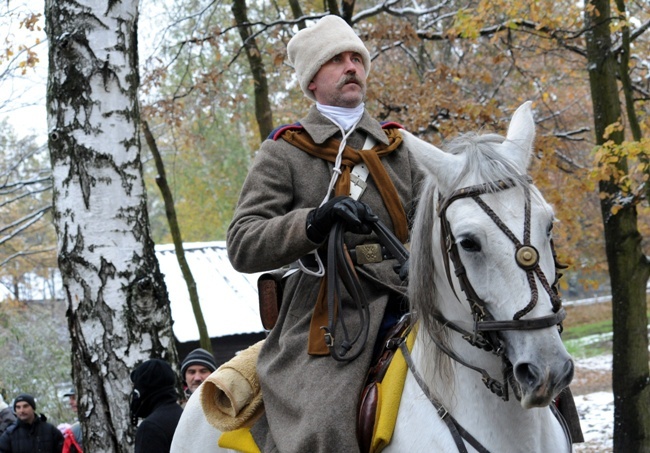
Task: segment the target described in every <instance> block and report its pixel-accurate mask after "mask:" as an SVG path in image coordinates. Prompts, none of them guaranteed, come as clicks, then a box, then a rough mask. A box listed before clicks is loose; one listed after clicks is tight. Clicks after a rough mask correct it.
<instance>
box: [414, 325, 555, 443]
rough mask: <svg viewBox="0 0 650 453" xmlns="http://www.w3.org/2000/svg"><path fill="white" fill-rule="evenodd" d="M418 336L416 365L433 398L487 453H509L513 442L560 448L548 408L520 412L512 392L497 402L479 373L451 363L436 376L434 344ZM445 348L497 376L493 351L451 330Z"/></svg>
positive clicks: (497, 362)
mask: <svg viewBox="0 0 650 453" xmlns="http://www.w3.org/2000/svg"><path fill="white" fill-rule="evenodd" d="M422 334H423V333H422V332H419V333H418V336H419V337H418V339H417V340H416V342H415V344H414V347H413V353H412V355H413V360H414V363H415V366H416V368H417V369H418V370H419V371H420V372H421V373H422V375H423V378H424V380H425V381H426V382H427V384H428V385H429V387H430V389H431V391H432V392H433V393H434V394H435V395H436V398H437V399H438V402H439V403H440V404H442V405H443V406H444V407H445V408H446V409H447V410H448V411H449V413H450V414H451V415H452V416H453V417H454V418H455V419H456V420H457V422H458V423H459V424H460V425H461V426H462V427H463V428H464V429H465V430H467V431H468V432H469V433H470V434H471V435H472V436H474V437H476V438H477V439H479V441H480V442H481V443H482V444H483V445H484V446H485V447H486V448H487V449H488V450H489V451H491V452H499V451H513V450H512V448H513V445H517V446H518V447H517V451H548V452H551V451H553V452H558V451H565V450H566V440H565V438H564V434H563V432H562V431H561V427H560V425H559V424H558V423H557V421H556V419H555V417H554V416H553V414H552V412H551V411H550V410H549V409H548V408H540V409H527V410H525V409H523V408H522V407H521V405H520V404H519V402H518V401H517V400H516V398H515V396H514V394H512V391H511V392H510V400H509V401H507V402H506V401H503V400H502V399H501V398H499V397H498V396H496V395H494V394H493V393H491V392H490V390H489V389H488V388H487V387H486V386H485V385H484V384H483V381H482V380H481V374H480V373H478V372H477V371H475V370H472V369H470V368H468V367H466V366H464V365H462V364H459V363H457V362H454V361H452V363H451V370H452V372H451V376H450V377H446V376H441V375H440V374H439V373H437V372H436V370H435V369H434V368H433V366H432V363H431V356H432V354H431V351H432V348H434V347H435V346H433V345H432V344H431V343H430V342H429V341H427V340H423V338H422V336H421V335H422ZM450 346H451V348H453V349H454V351H455V352H457V353H458V354H459V355H460V356H461V357H462V358H463V359H464V360H467V362H468V363H470V364H472V365H475V366H479V367H481V368H485V369H487V370H488V372H489V373H490V375H491V376H492V377H493V378H495V379H497V380H499V381H500V382H501V381H502V380H503V376H501V374H500V373H499V372H498V370H500V366H501V365H500V363H501V360H500V359H499V358H497V357H496V356H494V355H493V354H490V353H487V352H485V351H482V350H479V349H478V348H475V347H473V346H471V345H469V344H468V343H467V342H466V341H465V340H462V339H461V338H460V335H457V334H452V335H451V342H450ZM437 353H440V352H439V351H438V352H437ZM495 370H496V373H495ZM497 373H498V374H497ZM448 378H450V379H451V382H450V381H449V379H448ZM519 446H521V447H522V448H521V449H519Z"/></svg>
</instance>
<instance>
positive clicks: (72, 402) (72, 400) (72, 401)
mask: <svg viewBox="0 0 650 453" xmlns="http://www.w3.org/2000/svg"><path fill="white" fill-rule="evenodd" d="M69 398H70V409H72V410H73V411H75V412H77V395H70V397H69Z"/></svg>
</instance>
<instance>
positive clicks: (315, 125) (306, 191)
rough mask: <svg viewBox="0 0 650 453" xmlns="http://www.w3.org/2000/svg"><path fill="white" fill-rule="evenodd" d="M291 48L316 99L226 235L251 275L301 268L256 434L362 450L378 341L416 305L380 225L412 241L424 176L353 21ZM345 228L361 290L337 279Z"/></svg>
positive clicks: (281, 138) (261, 368)
mask: <svg viewBox="0 0 650 453" xmlns="http://www.w3.org/2000/svg"><path fill="white" fill-rule="evenodd" d="M287 53H288V58H289V62H290V63H291V64H292V65H293V67H294V69H295V71H296V77H297V80H298V81H299V83H300V88H301V89H302V91H303V92H304V94H305V96H306V97H307V98H308V99H310V100H311V101H314V102H315V105H313V106H312V107H311V109H310V110H309V112H308V114H307V116H305V117H304V118H302V119H301V120H300V122H299V123H296V124H293V125H289V126H284V127H280V128H278V129H276V131H274V133H273V134H272V135H271V136H270V137H269V139H267V140H265V141H264V143H263V144H262V146H261V148H260V150H259V152H258V153H257V154H256V157H255V161H254V163H253V166H252V167H251V170H250V172H249V174H248V177H247V179H246V181H245V183H244V186H243V188H242V192H241V196H240V199H239V202H238V205H237V208H236V211H235V215H234V217H233V221H232V223H231V225H230V227H229V229H228V235H227V248H228V254H229V257H230V260H231V262H232V264H233V266H234V267H235V269H237V270H238V271H240V272H249V273H252V272H262V271H268V270H272V269H277V268H279V267H286V268H287V270H288V272H287V274H288V276H286V277H285V279H284V280H283V292H282V301H281V306H280V311H279V315H278V319H277V322H276V324H275V326H274V327H273V329H272V330H271V332H270V334H269V336H268V338H267V339H266V342H265V344H264V346H263V348H262V350H261V352H260V355H259V359H258V363H257V369H258V374H259V380H260V384H261V388H262V392H263V397H264V404H265V409H266V415H265V417H263V418H262V419H261V420H260V421H259V422H258V423H256V425H255V426H254V427H253V428H252V430H251V432H252V434H253V437H254V438H255V441H256V443H257V444H258V446H259V447H260V449H261V450H262V451H281V452H283V453H291V452H300V453H302V452H306V451H309V452H341V451H344V452H346V453H347V452H354V451H358V450H359V447H358V443H357V436H356V428H355V426H356V416H357V408H358V400H359V396H360V393H361V390H362V387H363V384H364V381H365V376H366V373H367V371H368V368H369V365H370V361H371V358H372V355H373V347H374V345H375V342H376V340H377V338H378V337H379V336H380V335H381V333H380V331H382V332H383V330H382V329H386V328H387V327H390V326H391V325H392V324H394V323H395V321H396V320H397V319H398V318H399V316H400V314H401V313H402V312H403V311H404V310H406V309H407V302H406V299H405V294H406V285H405V284H404V283H403V282H402V281H401V280H400V277H399V276H398V274H397V273H396V267H397V268H398V267H399V262H398V261H397V260H396V259H395V258H394V257H393V256H391V254H390V252H388V251H386V249H385V248H383V247H382V245H381V244H380V243H379V240H378V238H377V236H376V235H374V234H372V228H371V226H372V225H373V224H374V223H376V222H377V221H378V220H380V221H381V222H383V223H384V224H385V225H387V226H388V228H389V229H390V230H391V231H392V232H393V233H394V234H395V235H396V236H397V238H399V240H400V241H401V242H403V243H406V242H408V240H409V234H410V224H409V221H408V219H409V215H410V214H411V211H412V210H413V209H414V200H415V199H416V196H417V191H418V188H419V185H420V183H421V180H422V177H423V175H422V172H421V170H420V169H419V167H417V165H416V163H415V159H414V158H413V156H412V154H411V153H410V151H409V150H408V149H406V147H405V146H404V145H403V144H402V138H401V135H400V133H399V132H398V131H397V127H399V125H397V124H395V123H389V124H384V125H382V124H380V123H379V122H377V121H376V120H375V119H373V118H372V117H371V116H370V114H369V113H368V112H367V111H366V110H365V107H364V97H365V93H366V78H367V76H368V73H369V72H370V54H369V52H368V50H367V49H366V47H365V45H364V44H363V42H362V41H361V40H360V39H359V37H358V36H357V35H356V34H355V32H354V31H353V30H352V28H351V27H350V26H349V25H348V24H347V23H346V22H345V21H344V20H343V19H341V18H340V17H337V16H326V17H324V18H322V19H321V20H319V21H318V22H317V23H316V24H315V25H313V26H311V27H309V28H306V29H303V30H301V31H299V32H298V33H297V34H296V35H295V36H294V37H293V38H292V39H291V40H290V41H289V44H288V47H287ZM340 225H343V230H344V231H345V233H344V234H343V233H340V234H342V235H343V236H342V237H343V240H342V241H343V242H344V244H345V249H346V250H347V253H348V255H346V256H347V258H346V259H345V260H343V261H347V263H348V265H352V268H351V269H348V271H349V272H348V280H353V281H354V282H356V285H357V286H352V287H351V286H349V285H347V284H345V285H344V286H345V287H344V288H343V287H341V285H340V284H336V283H337V280H336V279H337V275H331V274H332V269H334V266H333V261H334V260H335V256H336V250H332V249H333V248H339V247H338V246H337V242H336V241H335V240H332V238H330V231H335V229H333V228H334V227H335V226H340ZM339 231H340V228H339ZM332 237H333V235H332ZM340 248H343V247H342V244H341V247H340ZM338 264H339V266H343V267H345V264H346V263H345V262H339V263H338ZM335 274H336V272H335ZM351 288H357V289H360V290H359V291H356V290H353V289H351ZM334 293H335V294H334Z"/></svg>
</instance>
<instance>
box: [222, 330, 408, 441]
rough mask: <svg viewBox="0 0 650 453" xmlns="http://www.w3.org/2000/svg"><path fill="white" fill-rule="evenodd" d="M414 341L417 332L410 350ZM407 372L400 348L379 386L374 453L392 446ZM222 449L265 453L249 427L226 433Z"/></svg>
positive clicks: (373, 438) (223, 435)
mask: <svg viewBox="0 0 650 453" xmlns="http://www.w3.org/2000/svg"><path fill="white" fill-rule="evenodd" d="M414 341H415V333H414V332H411V333H410V334H409V336H408V337H407V339H406V345H407V347H408V349H409V351H410V350H412V348H413V342H414ZM407 371H408V367H407V365H406V361H405V360H404V356H403V355H402V351H401V350H400V349H399V348H398V349H397V350H396V351H395V355H394V356H393V359H392V360H391V363H390V365H389V367H388V370H387V371H386V375H385V376H384V379H383V380H382V382H380V383H378V384H377V387H378V390H379V402H378V405H377V415H376V418H375V428H374V432H373V436H372V443H371V447H370V452H371V453H377V452H380V451H381V450H382V449H383V448H385V447H386V446H387V445H388V444H390V441H391V438H392V437H393V431H394V429H395V423H396V421H397V411H398V409H399V404H400V401H401V399H402V391H403V390H404V382H405V381H406V373H407ZM219 446H220V447H221V448H228V449H231V450H236V451H240V452H243V453H261V452H260V449H259V447H258V446H257V444H256V443H255V441H254V440H253V436H252V435H251V432H250V428H249V427H243V428H240V429H236V430H234V431H228V432H224V433H223V434H222V435H221V437H220V438H219Z"/></svg>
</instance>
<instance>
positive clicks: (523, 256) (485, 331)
mask: <svg viewBox="0 0 650 453" xmlns="http://www.w3.org/2000/svg"><path fill="white" fill-rule="evenodd" d="M529 183H530V180H528V183H527V184H529ZM527 184H526V185H524V187H523V189H524V192H525V195H526V207H525V216H524V235H523V242H521V241H519V239H517V236H516V235H515V234H514V233H513V232H512V231H511V230H510V229H509V228H508V226H507V225H506V224H505V223H504V222H503V221H502V220H501V219H500V218H499V217H498V216H497V214H496V213H495V212H494V211H493V210H492V209H491V208H490V207H489V206H488V205H487V204H486V203H485V202H484V201H483V200H482V199H481V198H480V195H482V194H485V193H495V192H499V191H503V190H506V189H510V188H512V187H515V186H516V185H517V182H516V181H515V180H514V179H504V180H499V181H493V182H489V183H485V184H479V185H474V186H469V187H465V188H462V189H458V190H456V191H454V192H452V193H451V194H450V195H449V196H447V197H442V196H440V197H439V202H438V206H439V207H438V215H439V217H440V235H441V243H442V244H443V245H444V247H443V260H444V263H445V270H446V273H447V279H448V280H449V284H450V286H451V288H452V290H453V288H454V285H453V283H452V279H451V272H450V269H449V261H451V262H452V264H453V266H454V273H455V275H456V277H457V278H458V281H459V283H460V287H461V289H462V291H463V292H464V293H465V297H466V299H467V301H468V303H469V306H470V309H471V312H472V317H473V320H474V322H473V331H472V332H469V331H467V330H465V329H463V328H462V327H460V326H459V325H458V324H457V323H455V322H453V321H450V320H448V319H446V318H445V317H444V316H443V315H442V314H441V313H439V312H438V313H436V314H435V315H434V318H435V319H436V320H438V321H439V322H441V323H442V324H443V325H445V326H447V327H449V328H451V329H452V330H454V331H456V332H458V333H460V334H461V335H462V337H463V338H464V339H465V340H467V341H468V342H469V343H470V344H471V345H473V346H476V347H479V348H481V349H484V350H486V351H490V352H493V353H494V354H495V355H497V356H499V357H501V359H502V372H503V383H501V382H499V381H497V380H495V379H493V378H492V377H491V376H490V375H489V374H488V373H487V371H486V370H484V369H482V368H479V367H476V366H474V365H471V364H469V363H467V362H466V361H465V360H464V359H462V358H461V357H459V356H458V355H457V354H456V353H455V352H454V351H452V350H450V349H449V348H448V347H446V346H445V345H443V344H442V343H440V342H439V341H437V340H435V339H434V341H436V344H437V345H438V347H439V348H440V349H442V350H443V351H444V352H445V353H446V354H447V355H449V356H450V357H451V358H452V359H454V360H456V361H457V362H460V363H462V364H463V365H465V366H467V367H469V368H472V369H474V370H475V371H477V372H480V373H481V374H482V376H483V377H482V379H483V382H484V383H485V385H486V386H487V387H488V388H489V389H490V390H491V391H492V392H493V393H495V394H496V395H498V396H499V397H501V398H502V399H504V400H505V401H507V400H508V380H507V376H508V375H509V374H511V371H512V364H511V363H510V361H509V360H508V358H507V357H506V356H505V345H504V343H503V341H502V340H501V338H500V337H499V335H498V333H499V332H500V331H504V330H537V329H544V328H547V327H551V326H554V325H557V326H559V328H560V329H561V328H562V327H561V326H562V321H563V320H564V318H565V317H566V311H565V310H564V308H562V301H561V299H560V297H559V295H558V292H557V288H556V285H557V281H558V278H559V276H560V274H559V273H558V272H557V271H556V275H555V280H554V282H553V284H549V283H548V280H547V279H546V277H545V276H544V273H543V272H542V269H541V268H540V265H539V252H538V251H537V250H536V249H535V247H533V246H532V244H531V243H530V209H531V208H530V205H531V203H530V197H531V195H530V187H528V185H527ZM463 198H472V199H473V200H474V201H475V202H476V203H477V204H478V205H479V206H480V207H481V209H483V211H484V212H485V213H486V214H487V215H488V217H489V218H490V219H492V221H493V222H494V223H495V224H496V225H497V226H498V227H499V229H501V231H503V233H504V234H505V235H506V236H507V237H508V238H509V239H510V240H511V241H512V242H513V243H514V244H515V248H516V252H515V260H516V262H517V264H518V266H519V267H520V268H521V269H523V270H524V271H525V272H526V277H527V280H528V283H529V285H530V289H531V299H530V302H529V303H528V304H527V305H526V307H524V308H523V309H522V310H519V311H518V312H517V313H515V315H514V317H513V319H512V320H509V321H497V320H495V319H494V317H493V316H492V315H491V314H490V311H489V310H488V308H487V304H486V302H485V301H484V300H483V299H481V298H480V297H479V296H478V295H477V294H476V291H475V290H474V288H473V287H472V284H471V283H470V281H469V278H468V276H467V272H466V270H465V267H464V266H463V263H462V261H461V259H460V253H459V251H458V245H457V244H456V241H455V239H454V235H453V233H452V232H451V226H450V225H449V220H448V219H447V209H448V208H449V206H450V205H451V204H452V203H453V202H454V201H456V200H460V199H463ZM551 248H552V250H553V259H554V261H555V267H556V269H562V268H563V266H562V265H560V264H559V263H558V261H557V256H556V254H555V250H554V247H553V243H552V241H551ZM535 276H537V278H538V279H539V281H540V284H541V286H542V288H543V289H544V290H545V291H546V292H547V293H548V295H549V296H550V298H551V303H552V305H553V313H554V314H552V315H548V316H541V317H538V318H532V319H521V318H522V317H523V316H525V315H526V314H527V313H529V312H530V311H531V310H532V309H533V308H534V307H535V305H536V304H537V301H538V298H539V293H538V289H537V283H536V280H535ZM456 297H458V295H456Z"/></svg>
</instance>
